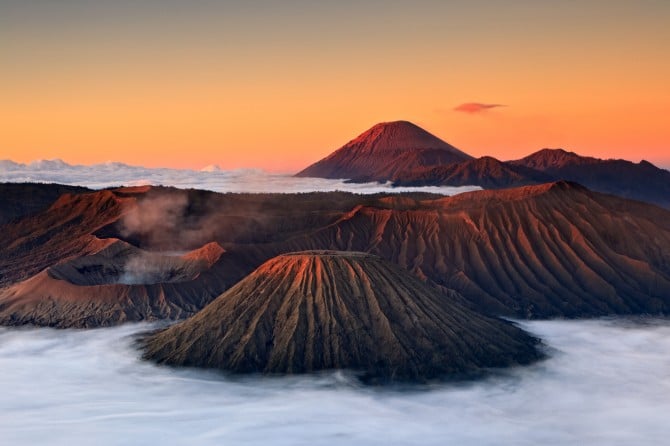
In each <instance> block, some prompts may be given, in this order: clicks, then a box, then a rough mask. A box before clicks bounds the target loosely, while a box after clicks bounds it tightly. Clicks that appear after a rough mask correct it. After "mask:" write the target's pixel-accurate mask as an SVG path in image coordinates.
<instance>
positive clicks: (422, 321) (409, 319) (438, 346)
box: [143, 251, 541, 382]
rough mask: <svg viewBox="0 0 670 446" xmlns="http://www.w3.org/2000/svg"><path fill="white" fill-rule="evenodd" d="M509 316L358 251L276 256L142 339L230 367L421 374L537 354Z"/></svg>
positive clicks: (153, 355) (165, 352)
mask: <svg viewBox="0 0 670 446" xmlns="http://www.w3.org/2000/svg"><path fill="white" fill-rule="evenodd" d="M536 343H537V340H536V339H534V338H532V337H531V336H529V335H527V334H526V333H525V332H523V331H522V330H521V329H519V328H517V327H515V326H514V325H512V324H511V323H508V322H504V321H501V320H497V319H492V318H488V317H485V316H482V315H479V314H477V313H475V312H473V311H471V310H468V309H467V308H465V307H463V306H461V305H459V304H457V303H455V302H453V301H451V300H450V299H448V298H447V297H445V296H443V295H441V294H440V293H439V292H438V291H436V290H435V289H433V288H431V287H429V286H428V285H426V284H424V283H423V282H421V281H420V280H418V279H417V278H415V277H414V276H412V275H410V274H409V273H407V272H406V271H405V270H403V269H401V268H399V267H397V266H394V265H392V264H391V263H389V262H387V261H384V260H382V259H381V258H379V257H377V256H373V255H370V254H365V253H360V252H338V251H307V252H298V253H289V254H284V255H280V256H278V257H275V258H273V259H271V260H269V261H267V262H266V263H264V264H263V265H261V266H260V267H259V268H258V269H257V270H255V271H254V272H253V273H252V274H250V275H249V276H247V277H246V278H245V279H244V280H242V281H241V282H239V283H238V284H237V285H235V286H234V287H233V288H231V289H230V290H228V291H227V292H225V293H224V294H222V295H221V296H219V297H218V298H217V299H216V300H214V301H213V302H212V303H211V304H210V305H208V306H207V307H205V308H204V309H203V310H202V311H200V312H199V313H198V314H197V315H195V316H194V317H192V318H190V319H188V320H186V321H184V322H182V323H179V324H177V325H174V326H172V327H170V328H167V329H165V330H164V331H161V332H158V333H157V334H153V335H150V336H149V337H148V338H146V339H144V340H143V344H144V349H145V355H144V356H145V358H147V359H152V360H154V361H157V362H159V363H165V364H170V365H180V366H182V365H183V366H196V367H207V368H219V369H223V370H226V371H230V372H234V373H264V374H294V373H309V372H315V371H319V370H329V369H350V370H354V371H356V372H359V373H361V377H362V378H363V379H364V380H366V381H373V382H377V381H379V382H386V381H395V380H399V381H419V382H421V381H426V380H430V379H433V378H440V377H445V376H452V377H453V376H464V375H467V374H470V373H475V372H479V371H481V370H482V369H484V368H488V367H503V366H510V365H515V364H526V363H529V362H532V361H533V360H536V359H538V358H540V357H541V354H540V353H539V352H538V351H537V350H536Z"/></svg>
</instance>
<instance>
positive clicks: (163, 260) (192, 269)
mask: <svg viewBox="0 0 670 446" xmlns="http://www.w3.org/2000/svg"><path fill="white" fill-rule="evenodd" d="M211 245H212V244H210V245H205V246H204V247H203V248H200V249H199V250H196V251H192V252H187V253H182V252H165V253H163V252H149V251H144V250H142V249H139V248H137V247H135V246H133V245H130V244H128V243H125V242H122V241H117V242H115V243H113V244H112V245H110V246H108V247H107V248H105V249H103V250H102V251H100V252H98V253H95V254H93V255H90V256H84V257H79V258H76V259H73V260H70V261H68V262H65V263H61V264H58V265H54V266H53V267H51V268H49V270H48V273H49V275H50V276H51V277H52V278H54V279H59V280H65V281H67V282H69V283H72V284H74V285H81V286H95V285H153V284H159V283H178V282H187V281H191V280H194V279H196V278H197V277H198V276H199V275H200V274H201V273H202V272H203V271H206V270H207V269H209V268H210V267H211V265H212V264H213V263H214V262H215V261H216V260H218V258H219V257H220V255H221V254H222V253H223V249H222V248H221V247H220V246H218V245H217V244H213V245H216V246H211ZM217 248H218V249H217Z"/></svg>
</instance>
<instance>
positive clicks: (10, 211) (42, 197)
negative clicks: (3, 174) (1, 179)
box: [0, 183, 91, 225]
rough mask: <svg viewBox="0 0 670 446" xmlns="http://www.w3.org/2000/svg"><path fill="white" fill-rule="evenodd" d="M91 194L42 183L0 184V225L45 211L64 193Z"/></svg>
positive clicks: (84, 189) (83, 190)
mask: <svg viewBox="0 0 670 446" xmlns="http://www.w3.org/2000/svg"><path fill="white" fill-rule="evenodd" d="M84 192H91V190H90V189H87V188H85V187H79V186H65V185H62V184H42V183H0V225H3V224H5V223H8V222H10V221H11V220H15V219H18V218H21V217H26V216H28V215H32V214H36V213H38V212H40V211H43V210H45V209H47V208H48V207H49V206H51V205H52V204H53V202H54V201H56V199H58V197H60V196H61V195H63V194H65V193H70V194H80V193H84Z"/></svg>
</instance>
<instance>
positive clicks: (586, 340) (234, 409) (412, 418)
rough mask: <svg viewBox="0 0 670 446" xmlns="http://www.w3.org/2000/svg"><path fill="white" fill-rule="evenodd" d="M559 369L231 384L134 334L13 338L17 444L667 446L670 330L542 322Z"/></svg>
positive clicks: (7, 346)
mask: <svg viewBox="0 0 670 446" xmlns="http://www.w3.org/2000/svg"><path fill="white" fill-rule="evenodd" d="M522 326H523V327H524V328H526V329H529V330H531V331H532V332H534V333H536V334H537V335H539V336H541V337H542V338H544V340H545V342H546V343H547V344H548V345H549V346H550V347H551V348H552V350H553V351H552V357H551V359H549V360H547V361H545V362H542V363H540V364H538V365H535V366H532V367H528V368H520V369H515V370H512V371H510V372H508V373H505V374H503V375H501V376H498V377H496V378H491V379H488V380H486V381H482V382H476V383H470V384H462V385H455V384H452V385H441V386H435V387H432V388H430V389H423V390H416V389H415V390H411V391H408V390H405V391H399V390H383V389H370V388H363V387H360V386H358V385H356V384H354V383H352V382H351V381H349V380H348V379H347V378H346V377H344V376H343V375H341V374H326V375H322V376H318V377H303V378H273V379H264V378H248V379H230V378H225V377H222V376H221V375H220V374H218V373H215V372H203V371H196V370H175V369H171V368H167V367H157V366H154V365H153V364H150V363H146V362H142V361H141V360H139V359H138V355H139V354H138V352H137V351H135V350H134V348H133V347H132V339H131V338H130V337H129V335H132V334H134V333H137V332H139V331H141V330H144V329H147V328H148V327H149V326H148V325H124V326H122V327H117V328H106V329H97V330H86V331H83V330H61V331H57V330H53V329H47V328H41V329H8V328H0V370H1V371H2V373H0V395H2V397H1V398H0V438H2V443H3V444H5V443H6V444H50V445H67V446H70V445H72V444H96V445H117V444H118V445H125V444H171V445H193V444H198V445H209V444H211V445H220V444H260V445H267V444H273V445H284V444H286V445H289V444H290V445H321V444H326V445H328V444H352V445H353V444H364V445H383V446H393V445H407V444H420V445H440V446H442V445H445V444H454V445H463V446H469V445H515V446H516V445H520V446H524V445H528V446H531V445H532V446H536V445H543V446H544V445H575V444H579V445H586V446H592V445H603V446H604V445H607V446H617V445H659V444H665V443H667V440H668V438H670V424H669V423H668V419H667V418H668V414H669V413H670V321H668V320H659V321H647V322H646V323H645V324H635V323H631V322H626V321H623V320H618V321H617V320H609V321H608V320H600V321H541V322H528V323H523V324H522Z"/></svg>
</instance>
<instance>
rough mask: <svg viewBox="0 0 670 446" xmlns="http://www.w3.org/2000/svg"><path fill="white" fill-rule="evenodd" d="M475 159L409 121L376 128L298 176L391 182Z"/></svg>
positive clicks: (371, 128)
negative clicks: (407, 174) (423, 170)
mask: <svg viewBox="0 0 670 446" xmlns="http://www.w3.org/2000/svg"><path fill="white" fill-rule="evenodd" d="M469 159H472V157H471V156H470V155H468V154H466V153H464V152H461V151H460V150H458V149H457V148H456V147H454V146H452V145H451V144H449V143H447V142H445V141H443V140H441V139H440V138H438V137H437V136H435V135H433V134H431V133H429V132H427V131H426V130H424V129H422V128H421V127H419V126H417V125H416V124H413V123H411V122H409V121H391V122H381V123H378V124H375V125H373V126H372V127H370V128H369V129H368V130H366V131H364V132H363V133H361V134H360V135H358V136H357V137H356V138H354V139H352V140H351V141H349V142H348V143H347V144H345V145H344V146H342V147H341V148H340V149H338V150H336V151H335V152H333V153H331V154H330V155H328V156H327V157H326V158H324V159H322V160H321V161H318V162H316V163H315V164H312V165H311V166H309V167H307V168H306V169H305V170H303V171H301V172H299V173H298V174H297V175H296V176H301V177H319V178H347V179H351V180H355V181H388V180H391V179H392V178H394V177H395V176H397V175H398V174H400V173H404V172H409V171H413V170H416V169H422V168H425V167H434V166H437V165H442V164H451V163H456V162H462V161H467V160H469Z"/></svg>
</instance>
